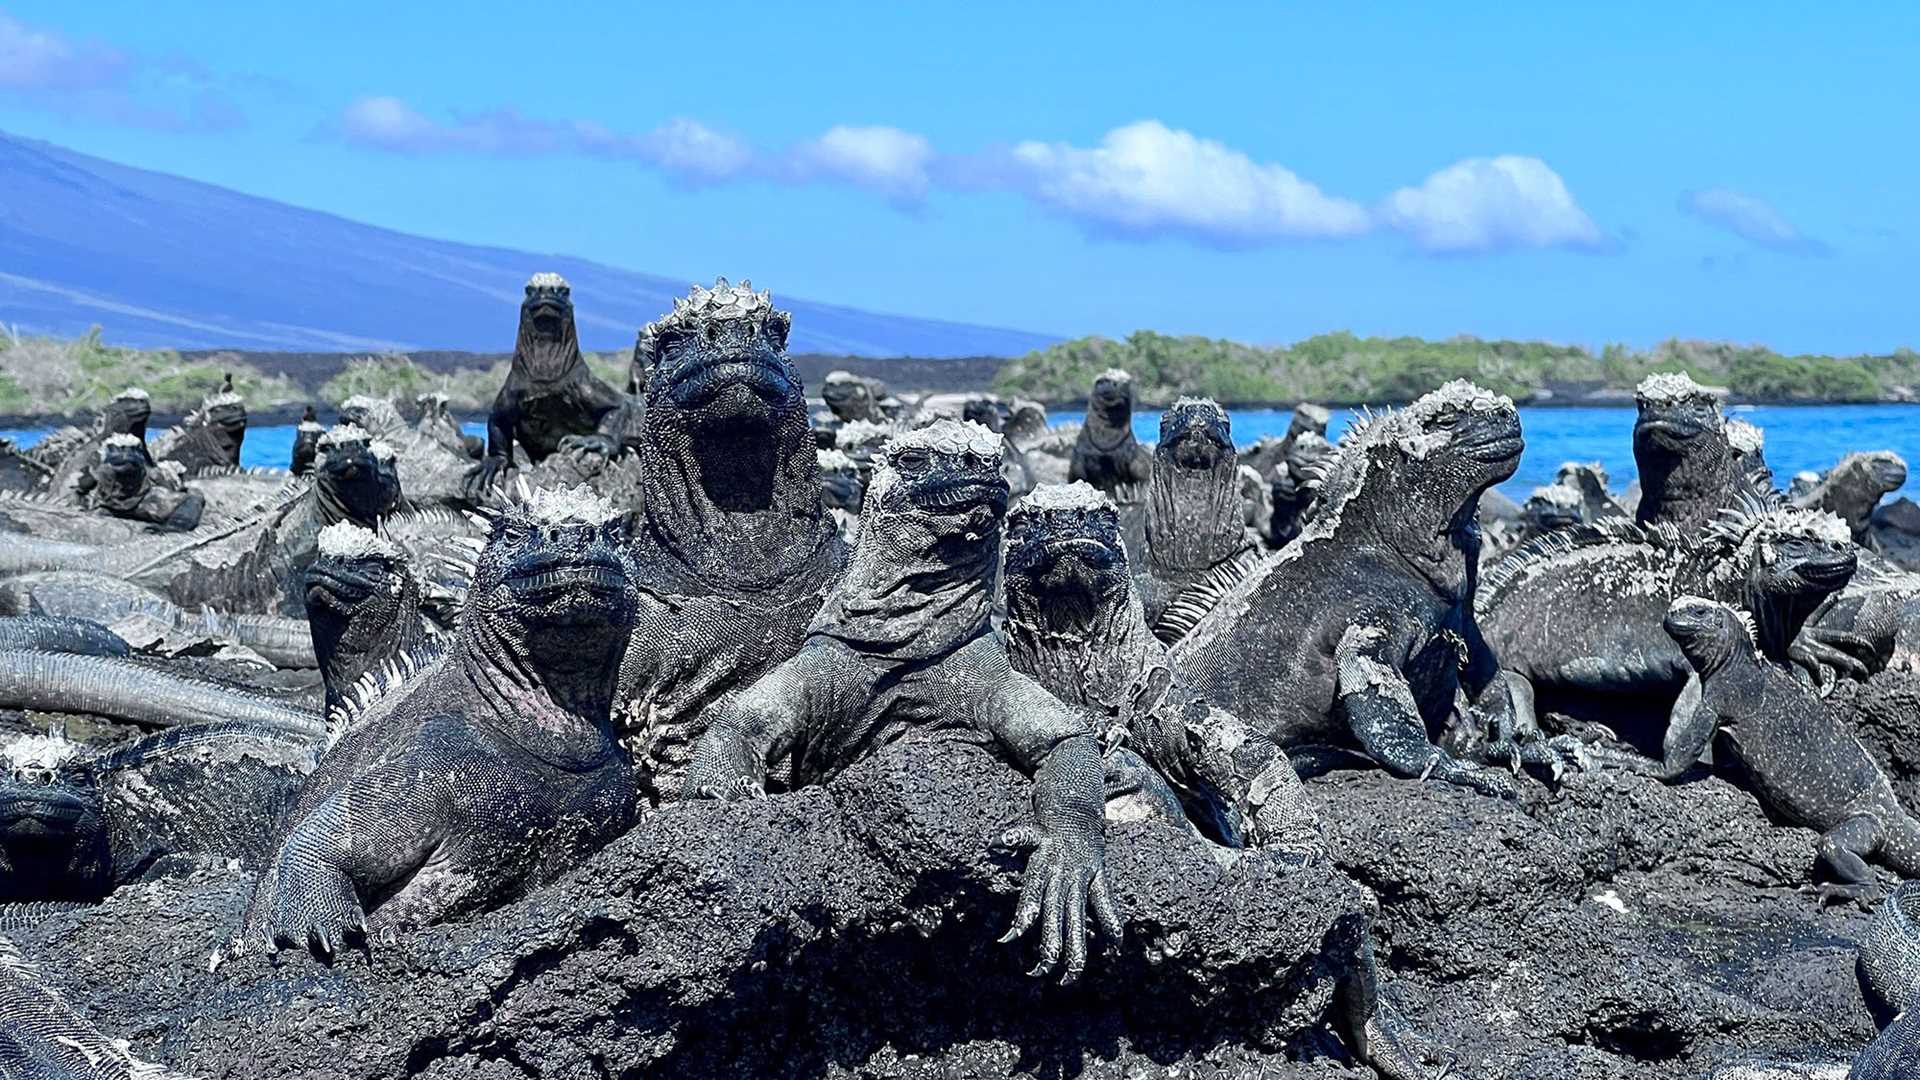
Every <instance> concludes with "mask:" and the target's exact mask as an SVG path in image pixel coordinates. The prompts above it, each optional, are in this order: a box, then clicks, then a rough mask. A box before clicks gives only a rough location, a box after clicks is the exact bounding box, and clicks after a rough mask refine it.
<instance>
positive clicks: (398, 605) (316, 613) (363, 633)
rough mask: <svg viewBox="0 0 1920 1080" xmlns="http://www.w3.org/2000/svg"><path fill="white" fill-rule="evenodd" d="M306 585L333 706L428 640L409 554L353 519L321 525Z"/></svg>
mask: <svg viewBox="0 0 1920 1080" xmlns="http://www.w3.org/2000/svg"><path fill="white" fill-rule="evenodd" d="M305 591H306V604H307V622H308V624H309V625H310V626H311V628H312V634H313V651H314V657H315V660H316V661H317V662H318V663H319V665H320V679H321V682H322V684H323V685H324V686H325V687H326V703H327V705H326V707H327V712H328V713H329V714H331V713H332V712H333V711H334V710H335V709H337V708H339V707H341V706H342V705H345V704H346V702H347V691H348V690H349V689H350V688H352V687H353V686H354V684H356V683H358V682H359V681H360V680H361V679H363V678H365V677H367V676H369V675H372V674H373V673H375V672H377V671H380V670H381V669H383V668H384V667H386V666H387V665H390V664H393V663H395V662H396V661H398V660H399V659H400V658H401V657H402V656H411V655H413V654H414V653H416V652H417V651H418V650H419V649H421V648H422V647H423V646H425V645H426V644H427V627H426V623H425V622H424V621H423V618H422V616H421V612H420V583H419V581H418V580H417V579H415V578H414V576H413V573H412V571H410V570H409V569H408V567H407V561H406V557H405V556H404V555H403V554H401V552H400V550H399V549H398V548H396V547H394V546H393V545H392V544H391V543H388V542H387V541H385V540H383V539H381V538H380V537H379V536H377V535H375V534H374V533H372V532H370V531H368V530H366V529H363V528H361V527H359V526H358V525H355V524H353V523H352V522H344V521H343V522H341V523H340V524H338V525H333V526H330V527H329V528H327V529H325V530H323V531H322V532H321V533H320V557H319V558H317V559H315V560H314V561H313V565H312V566H309V567H307V574H306V590H305Z"/></svg>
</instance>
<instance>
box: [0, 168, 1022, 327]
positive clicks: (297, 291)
mask: <svg viewBox="0 0 1920 1080" xmlns="http://www.w3.org/2000/svg"><path fill="white" fill-rule="evenodd" d="M0 192H4V194H0V252H4V253H5V261H4V262H3V263H0V319H4V320H5V321H7V322H8V323H11V324H15V325H17V326H18V327H19V329H20V330H22V331H23V332H30V333H40V334H49V335H54V336H67V337H70V336H75V335H78V334H80V333H83V332H84V331H85V330H86V329H87V328H88V327H89V326H91V325H95V324H99V325H103V326H105V327H107V328H108V336H109V338H111V339H112V340H113V341H115V342H116V343H119V344H125V345H130V346H136V347H171V348H180V349H223V348H230V349H250V350H270V351H289V352H342V351H366V352H387V351H413V350H420V349H452V350H467V351H475V352H497V351H499V350H500V349H502V348H505V347H507V346H509V345H510V344H511V342H512V336H513V322H512V318H513V316H512V315H511V311H512V308H513V307H514V306H515V305H516V304H517V303H518V302H519V298H520V295H521V286H522V284H523V283H524V282H525V280H526V277H527V275H528V274H529V273H531V272H533V271H535V270H554V271H557V272H559V273H561V274H563V275H565V276H566V277H567V278H568V279H569V280H570V281H571V282H572V283H573V285H574V291H575V295H576V297H577V303H578V319H579V324H580V336H581V343H582V345H583V346H585V347H588V348H594V349H616V348H619V349H623V348H627V347H630V346H631V345H632V343H633V335H634V331H635V330H636V329H638V328H639V326H640V325H641V324H643V323H645V322H647V321H648V320H650V319H653V318H656V317H658V316H659V315H660V314H662V313H664V312H665V311H667V310H668V309H669V308H670V307H671V306H672V301H673V297H675V296H680V295H684V294H685V293H686V290H687V287H688V284H689V283H688V282H684V281H680V280H678V279H676V278H669V277H664V276H661V275H657V274H646V273H641V272H638V271H633V270H625V269H621V268H618V267H612V266H607V265H605V264H602V263H597V262H594V261H592V260H588V259H581V258H576V257H573V256H566V255H554V254H536V253H529V252H523V251H517V250H514V249H511V248H504V247H497V246H490V245H480V244H467V243H461V242H457V241H451V240H435V239H431V238H427V237H420V236H414V235H412V234H409V233H405V232H401V231H399V230H395V229H389V228H384V227H382V226H377V225H368V224H364V223H361V222H356V221H353V220H351V219H348V218H345V217H341V216H340V215H338V214H332V213H329V212H327V211H324V210H312V209H307V208H303V207H296V206H291V205H289V204H286V203H281V202H276V201H275V200H272V199H269V198H266V197H264V196H259V195H251V194H247V193H245V192H240V191H234V190H232V189H229V188H223V187H220V186H218V185H214V184H208V183H203V182H201V181H198V180H191V179H188V178H186V177H181V176H176V175H173V174H169V173H163V172H156V171H153V170H148V169H140V168H137V167H134V166H130V165H122V164H119V163H117V162H112V161H108V160H106V159H103V158H96V157H92V156H90V155H87V154H82V153H79V152H78V151H74V150H69V149H67V148H65V147H61V146H57V145H55V144H53V143H48V142H43V141H40V140H36V139H28V138H24V137H20V136H15V135H12V134H9V133H6V132H0ZM263 239H264V240H265V241H266V242H264V243H263V242H262V240H263ZM776 299H777V301H778V303H779V304H780V306H781V307H784V308H788V309H790V310H792V311H793V313H794V330H793V341H792V346H793V348H794V349H795V351H802V352H815V353H831V354H838V355H848V356H919V357H948V356H955V357H958V356H1016V355H1021V354H1024V353H1026V352H1029V351H1032V350H1034V349H1037V348H1042V347H1044V346H1046V345H1048V344H1051V343H1053V342H1055V341H1058V340H1059V338H1057V337H1053V336H1050V335H1046V334H1037V333H1031V332H1028V331H1022V330H1009V329H1003V328H998V327H986V326H976V325H971V324H967V323H959V322H951V321H946V320H939V319H924V318H916V317H911V316H901V315H885V314H879V313H874V312H868V311H864V310H862V309H859V308H854V307H849V306H846V305H840V304H830V303H822V302H817V301H811V300H805V299H794V298H791V297H787V296H777V297H776Z"/></svg>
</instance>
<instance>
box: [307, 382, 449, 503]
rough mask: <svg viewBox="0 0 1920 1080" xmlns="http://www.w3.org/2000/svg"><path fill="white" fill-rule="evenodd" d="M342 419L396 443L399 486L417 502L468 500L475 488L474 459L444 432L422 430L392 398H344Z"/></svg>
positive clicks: (378, 439)
mask: <svg viewBox="0 0 1920 1080" xmlns="http://www.w3.org/2000/svg"><path fill="white" fill-rule="evenodd" d="M340 422H341V423H343V424H352V425H353V426H355V427H357V428H360V429H361V430H363V431H365V432H366V433H367V434H368V435H371V436H372V437H373V438H374V439H375V440H376V441H378V442H381V443H384V444H386V445H387V446H389V447H392V448H393V455H394V468H395V470H396V471H398V472H399V474H400V489H401V490H402V491H404V492H406V496H407V502H408V503H409V504H410V505H413V506H416V507H418V506H431V505H436V504H451V505H456V506H465V505H468V503H469V501H470V498H471V493H470V492H469V490H468V488H467V483H466V477H467V474H468V473H469V472H471V471H472V469H473V459H472V458H470V457H468V456H467V455H466V453H465V451H464V450H462V449H459V448H457V447H453V446H448V445H447V443H446V441H445V438H444V433H443V432H438V431H434V430H432V429H429V430H426V431H422V430H421V429H420V428H419V427H418V426H416V425H414V424H409V423H407V421H406V418H405V417H403V416H401V415H400V410H399V409H398V408H397V407H395V405H394V403H393V402H392V401H391V400H389V399H387V398H376V397H369V396H367V395H365V394H355V395H354V396H353V397H350V398H348V399H347V400H345V401H343V402H341V403H340Z"/></svg>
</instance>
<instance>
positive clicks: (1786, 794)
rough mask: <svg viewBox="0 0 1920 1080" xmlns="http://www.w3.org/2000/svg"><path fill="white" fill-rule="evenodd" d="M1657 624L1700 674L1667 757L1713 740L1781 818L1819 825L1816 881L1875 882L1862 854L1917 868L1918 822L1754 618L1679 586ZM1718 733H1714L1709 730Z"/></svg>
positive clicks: (1846, 890)
mask: <svg viewBox="0 0 1920 1080" xmlns="http://www.w3.org/2000/svg"><path fill="white" fill-rule="evenodd" d="M1662 626H1663V627H1664V629H1665V631H1666V632H1667V634H1669V635H1670V636H1671V637H1672V638H1673V640H1674V642H1675V643H1676V644H1677V645H1678V646H1679V648H1680V651H1681V652H1682V653H1683V654H1685V656H1686V658H1687V663H1688V664H1689V665H1691V666H1692V668H1693V670H1694V671H1695V672H1696V673H1698V675H1699V678H1700V683H1701V696H1700V707H1699V708H1698V709H1694V710H1692V711H1690V712H1688V713H1686V714H1685V715H1682V716H1678V717H1676V718H1675V723H1676V729H1675V730H1674V731H1671V732H1669V733H1668V736H1667V755H1668V760H1669V764H1671V763H1672V762H1673V761H1675V760H1677V759H1680V758H1691V759H1693V760H1698V758H1699V756H1700V754H1701V753H1702V752H1704V751H1705V750H1706V748H1707V747H1708V745H1709V744H1713V745H1716V746H1717V747H1719V748H1720V750H1719V751H1717V752H1716V755H1715V758H1716V761H1717V760H1719V755H1720V753H1721V752H1724V753H1725V754H1726V755H1727V756H1728V757H1729V758H1731V759H1732V762H1733V763H1734V764H1735V765H1737V766H1738V767H1739V769H1740V771H1741V772H1742V773H1743V774H1744V778H1745V780H1746V781H1747V783H1748V785H1749V786H1751V787H1752V788H1753V789H1754V791H1755V793H1756V794H1758V795H1759V796H1760V800H1761V801H1762V802H1763V803H1765V804H1766V806H1767V808H1768V809H1769V810H1771V811H1772V812H1773V813H1775V814H1776V815H1778V816H1779V817H1780V818H1781V819H1783V820H1785V821H1787V822H1789V823H1791V824H1796V825H1804V826H1806V827H1807V828H1810V829H1813V830H1815V831H1817V832H1819V833H1821V837H1820V849H1819V851H1820V863H1821V864H1822V865H1823V866H1825V867H1826V868H1827V869H1828V870H1829V871H1830V872H1831V873H1832V875H1833V877H1834V878H1835V882H1834V883H1833V884H1831V885H1827V886H1824V887H1823V889H1822V891H1823V892H1824V893H1826V894H1828V895H1830V896H1841V897H1847V898H1857V897H1859V896H1862V895H1864V894H1866V893H1868V892H1871V891H1874V889H1875V885H1874V879H1873V873H1872V871H1870V870H1869V869H1868V868H1867V862H1868V861H1869V860H1871V861H1873V862H1877V863H1880V864H1881V865H1883V866H1886V867H1887V868H1888V869H1890V870H1892V871H1893V872H1894V873H1896V874H1899V875H1900V876H1901V877H1903V878H1913V877H1920V822H1915V821H1914V820H1913V818H1912V816H1911V815H1909V814H1908V813H1907V811H1906V810H1905V809H1903V808H1902V807H1901V805H1900V802H1899V800H1898V799H1897V798H1896V797H1895V796H1894V794H1893V786H1892V785H1891V784H1889V783H1888V782H1887V777H1886V774H1885V773H1883V772H1881V771H1880V766H1879V765H1877V764H1875V762H1874V760H1873V758H1872V757H1871V756H1870V755H1869V754H1868V753H1867V750H1866V747H1864V746H1862V745H1860V740H1859V739H1858V738H1857V737H1856V736H1855V735H1854V734H1853V732H1852V731H1851V730H1849V728H1848V726H1847V724H1846V723H1845V722H1844V721H1843V720H1842V719H1841V718H1840V717H1839V716H1837V715H1835V714H1834V712H1833V711H1832V710H1830V709H1829V708H1828V707H1827V706H1826V703H1824V702H1822V701H1821V700H1820V698H1819V697H1818V696H1817V695H1816V694H1815V693H1814V692H1813V691H1812V690H1811V689H1810V688H1808V687H1807V686H1805V685H1803V684H1802V683H1801V682H1799V681H1798V680H1796V679H1795V678H1794V677H1793V676H1792V675H1791V674H1789V673H1788V672H1787V671H1786V669H1784V668H1782V667H1781V666H1780V665H1778V664H1775V663H1773V662H1772V661H1770V660H1768V659H1767V657H1766V656H1765V654H1763V653H1761V651H1760V648H1759V642H1758V640H1757V638H1756V635H1755V633H1754V630H1753V627H1752V624H1751V623H1750V621H1749V620H1748V618H1747V617H1746V616H1744V615H1743V614H1742V613H1740V612H1739V611H1736V610H1734V609H1733V608H1732V607H1729V606H1728V605H1726V604H1723V603H1720V602H1719V601H1716V600H1709V599H1706V598H1704V597H1699V596H1683V597H1681V598H1679V599H1678V600H1675V601H1674V602H1673V605H1672V606H1671V607H1670V608H1669V609H1668V610H1667V614H1666V617H1665V619H1663V620H1662ZM1716 736H1717V739H1716Z"/></svg>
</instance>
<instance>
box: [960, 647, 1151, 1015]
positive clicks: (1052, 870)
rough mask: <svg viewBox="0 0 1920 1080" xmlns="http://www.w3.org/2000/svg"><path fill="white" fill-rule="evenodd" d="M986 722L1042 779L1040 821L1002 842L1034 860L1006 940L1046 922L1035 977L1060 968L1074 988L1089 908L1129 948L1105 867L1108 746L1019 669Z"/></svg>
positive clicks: (1003, 683) (995, 696)
mask: <svg viewBox="0 0 1920 1080" xmlns="http://www.w3.org/2000/svg"><path fill="white" fill-rule="evenodd" d="M980 718H981V720H982V721H983V725H984V726H985V727H986V728H987V730H988V731H989V732H990V733H991V734H992V735H993V736H994V737H995V738H996V739H997V740H999V742H1000V743H1001V745H1003V746H1005V747H1006V748H1007V750H1008V751H1009V753H1010V754H1011V755H1012V756H1013V758H1014V760H1015V761H1016V762H1018V763H1019V764H1020V765H1021V766H1022V767H1023V768H1025V769H1027V770H1030V771H1031V772H1032V774H1033V824H1031V825H1020V826H1016V827H1014V828H1012V829H1009V830H1007V832H1006V833H1005V835H1004V836H1002V838H1001V840H1002V842H1003V843H1004V844H1006V845H1007V846H1009V847H1013V848H1022V849H1031V850H1032V852H1033V854H1032V855H1031V856H1029V857H1028V859H1027V868H1026V874H1025V876H1024V878H1023V879H1022V881H1021V886H1020V904H1019V906H1018V907H1017V908H1015V909H1014V914H1013V926H1012V927H1011V928H1010V929H1008V931H1007V932H1006V934H1005V935H1003V936H1002V937H1001V938H1000V940H1001V941H1002V942H1010V941H1014V940H1016V939H1017V938H1019V937H1021V936H1022V935H1024V934H1025V933H1026V932H1027V931H1029V930H1031V929H1033V928H1034V926H1035V925H1036V924H1037V925H1038V926H1039V927H1040V962H1039V963H1038V964H1036V965H1034V968H1033V970H1032V971H1031V972H1029V974H1031V975H1046V974H1048V973H1050V972H1052V971H1054V970H1055V969H1056V968H1058V969H1059V971H1060V981H1061V983H1063V984H1067V983H1072V982H1074V981H1076V980H1078V979H1079V978H1080V975H1081V973H1082V972H1084V971H1085V970H1086V967H1087V937H1088V933H1089V931H1088V928H1087V909H1088V908H1089V907H1091V908H1092V909H1093V918H1094V922H1096V923H1098V924H1099V926H1100V929H1101V930H1103V931H1104V932H1105V933H1106V934H1107V936H1109V937H1111V938H1112V939H1113V940H1115V941H1119V940H1120V939H1121V938H1122V936H1124V933H1125V931H1124V929H1123V926H1122V922H1121V918H1120V906H1119V905H1118V904H1116V903H1115V902H1114V899H1113V892H1112V889H1111V888H1110V887H1109V885H1108V883H1107V875H1106V868H1105V860H1106V851H1107V844H1106V819H1105V801H1106V800H1105V794H1106V786H1105V776H1106V770H1105V767H1104V766H1103V764H1102V762H1101V756H1100V744H1099V743H1098V742H1097V741H1095V739H1094V737H1093V736H1092V735H1090V734H1088V733H1087V731H1086V725H1085V722H1084V721H1083V720H1082V719H1080V718H1079V717H1078V716H1076V715H1075V714H1074V713H1073V712H1072V711H1071V710H1069V709H1068V708H1067V707H1066V706H1065V705H1062V704H1061V703H1060V702H1059V701H1058V700H1056V699H1055V698H1054V697H1053V696H1052V695H1050V694H1048V693H1047V692H1046V691H1045V690H1043V689H1041V688H1040V686H1039V684H1038V683H1035V682H1033V681H1032V680H1031V679H1028V678H1027V677H1026V676H1024V675H1019V674H1016V673H1015V672H1013V671H1011V670H1006V671H1005V672H1004V674H1003V675H1002V677H1001V679H1000V681H999V685H998V686H996V687H993V688H991V691H990V694H989V696H988V698H987V700H986V702H985V703H984V704H983V706H982V709H981V713H980ZM1063 958H1064V964H1063V963H1062V961H1063Z"/></svg>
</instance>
